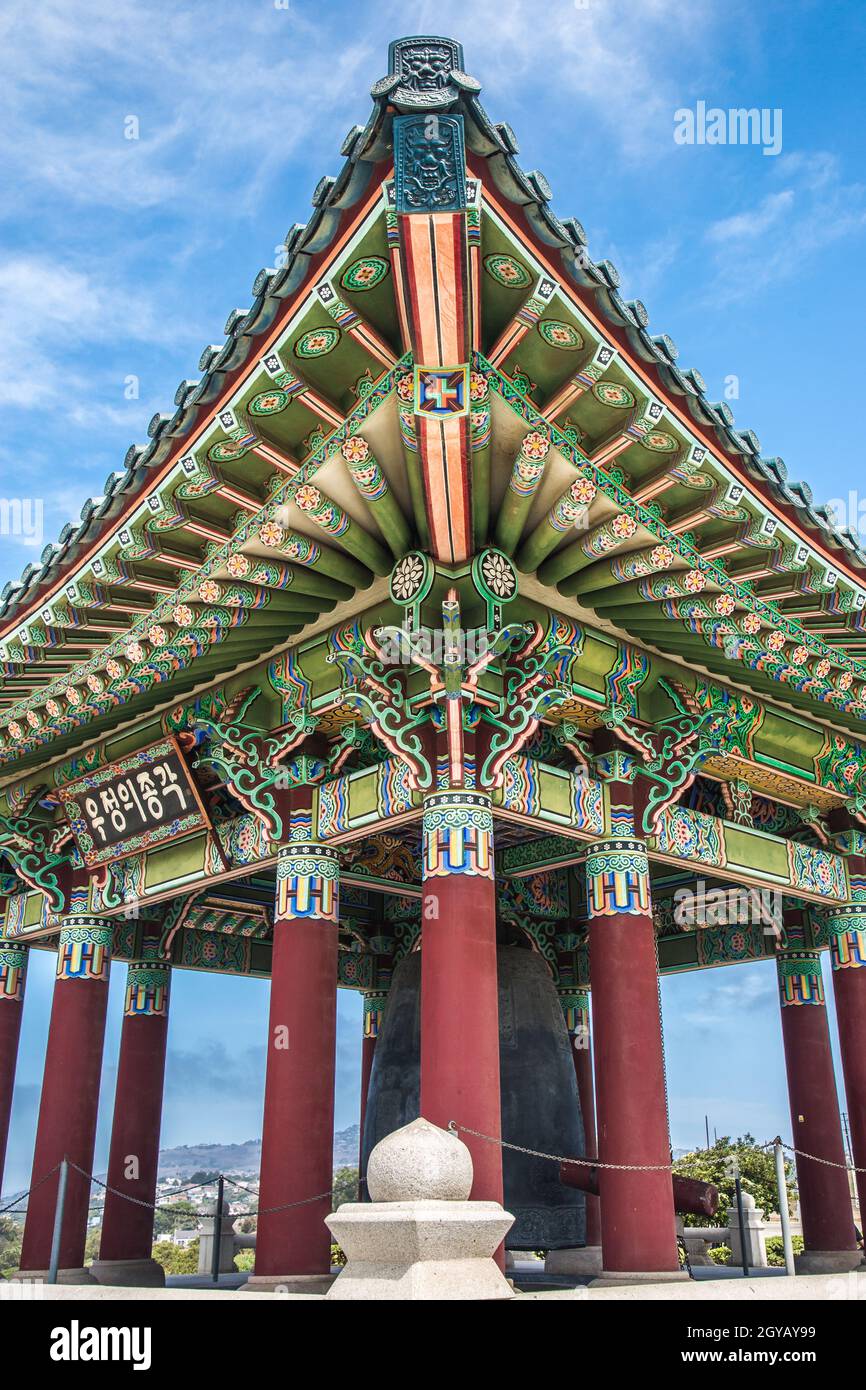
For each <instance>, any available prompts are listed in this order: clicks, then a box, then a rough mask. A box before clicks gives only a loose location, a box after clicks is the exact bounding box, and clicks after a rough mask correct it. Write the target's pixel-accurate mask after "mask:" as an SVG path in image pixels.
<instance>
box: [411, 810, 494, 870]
mask: <svg viewBox="0 0 866 1390" xmlns="http://www.w3.org/2000/svg"><path fill="white" fill-rule="evenodd" d="M422 840H423V844H422V859H423V873H424V878H425V880H429V879H431V878H446V877H448V876H449V875H451V874H465V875H467V876H469V877H480V878H493V876H494V872H493V868H494V865H493V812H492V809H491V805H490V797H489V796H488V795H487V793H486V792H475V791H471V792H470V791H463V790H462V789H460V788H454V787H452V788H449V789H447V790H444V791H438V792H432V793H431V794H430V795H429V796H426V797H425V798H424V817H423V821H422Z"/></svg>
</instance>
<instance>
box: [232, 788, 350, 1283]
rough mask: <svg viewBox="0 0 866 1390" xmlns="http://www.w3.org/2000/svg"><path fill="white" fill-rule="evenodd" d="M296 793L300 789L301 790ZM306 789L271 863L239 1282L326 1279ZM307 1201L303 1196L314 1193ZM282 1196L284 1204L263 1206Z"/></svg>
mask: <svg viewBox="0 0 866 1390" xmlns="http://www.w3.org/2000/svg"><path fill="white" fill-rule="evenodd" d="M301 794H302V795H301ZM311 817H312V811H311V798H310V789H309V788H308V787H303V788H300V789H299V793H298V794H297V795H296V796H295V797H294V799H293V807H292V814H291V830H290V839H289V842H288V843H286V844H284V845H283V846H282V848H281V849H280V852H279V858H278V861H277V899H276V910H275V914H274V953H273V964H272V967H271V1006H270V1021H269V1032H268V1061H267V1073H266V1078H265V1112H264V1123H263V1128H262V1166H261V1179H260V1182H259V1208H260V1210H262V1209H264V1210H262V1214H261V1215H260V1216H259V1221H258V1231H257V1236H256V1269H255V1274H254V1275H253V1276H252V1278H251V1279H250V1280H249V1282H248V1283H247V1285H246V1286H245V1287H246V1288H249V1289H256V1288H259V1289H261V1288H273V1287H276V1286H277V1285H284V1284H285V1285H287V1286H288V1287H290V1288H291V1287H292V1286H296V1287H299V1288H300V1289H307V1290H308V1289H310V1288H311V1287H313V1288H315V1287H317V1286H318V1285H322V1284H323V1280H327V1279H328V1277H329V1271H330V1267H331V1255H330V1252H331V1236H330V1232H329V1231H328V1228H327V1227H326V1225H325V1221H324V1218H325V1217H326V1216H327V1215H328V1214H329V1213H330V1210H331V1187H332V1179H333V1149H334V1069H335V1054H336V1037H337V922H338V916H339V906H338V904H339V866H338V860H337V852H336V850H334V849H331V848H329V847H327V846H325V845H322V844H319V843H317V842H316V841H315V839H314V838H313V832H312V818H311ZM320 1194H324V1195H322V1196H321V1199H320V1200H319V1201H315V1202H311V1201H310V1200H309V1199H310V1198H311V1197H319V1196H320ZM290 1203H304V1205H297V1206H292V1207H290V1208H289V1209H288V1210H283V1211H268V1210H267V1208H274V1207H285V1206H286V1205H287V1204H290Z"/></svg>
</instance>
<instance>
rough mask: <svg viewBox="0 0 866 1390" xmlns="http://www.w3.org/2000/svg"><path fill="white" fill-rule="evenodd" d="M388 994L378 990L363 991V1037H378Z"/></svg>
mask: <svg viewBox="0 0 866 1390" xmlns="http://www.w3.org/2000/svg"><path fill="white" fill-rule="evenodd" d="M387 1000H388V995H387V994H386V993H384V992H382V991H380V990H376V991H372V990H371V991H365V992H364V1037H365V1038H378V1036H379V1029H380V1028H381V1026H382V1014H383V1013H384V1011H385V1004H386V1003H387Z"/></svg>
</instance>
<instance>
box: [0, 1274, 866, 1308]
mask: <svg viewBox="0 0 866 1390" xmlns="http://www.w3.org/2000/svg"><path fill="white" fill-rule="evenodd" d="M731 1274H734V1275H735V1274H736V1271H726V1273H725V1276H724V1277H722V1278H721V1279H704V1278H702V1279H691V1280H689V1282H688V1283H687V1284H632V1285H630V1286H628V1287H625V1286H620V1287H616V1288H598V1287H596V1288H590V1287H588V1286H587V1285H581V1286H579V1287H577V1288H571V1289H552V1290H551V1289H545V1290H539V1291H537V1292H530V1291H528V1290H524V1291H522V1292H518V1294H517V1296H516V1297H515V1298H514V1299H512V1300H511V1302H512V1304H521V1303H535V1302H543V1301H549V1300H554V1301H563V1300H565V1301H569V1302H581V1303H585V1302H589V1303H608V1302H610V1301H611V1300H616V1301H621V1302H644V1301H650V1302H662V1303H667V1302H676V1303H689V1302H691V1303H729V1302H739V1301H746V1302H751V1303H776V1302H791V1301H793V1302H800V1301H811V1300H818V1301H821V1302H831V1301H832V1302H837V1303H841V1302H849V1303H852V1302H860V1303H866V1272H862V1273H861V1272H860V1271H851V1272H850V1273H848V1274H802V1275H796V1276H793V1277H791V1276H790V1275H786V1274H784V1273H781V1274H779V1275H778V1276H776V1277H773V1278H768V1277H767V1272H766V1271H762V1274H761V1276H757V1275H756V1276H754V1277H751V1278H748V1279H745V1278H743V1276H742V1275H740V1277H739V1278H736V1277H730V1276H731ZM228 1277H231V1276H228ZM7 1288H8V1291H9V1292H8V1294H7V1293H4V1292H3V1291H2V1285H0V1303H2V1302H5V1301H7V1300H8V1301H9V1302H13V1301H15V1299H16V1298H19V1299H20V1298H22V1297H28V1298H37V1299H39V1300H42V1299H45V1300H47V1301H49V1302H54V1303H105V1302H112V1301H115V1302H122V1303H128V1302H136V1301H139V1300H140V1301H142V1302H153V1301H155V1302H159V1303H165V1302H169V1303H171V1302H178V1303H187V1302H191V1301H193V1300H201V1301H205V1302H206V1301H207V1300H209V1299H216V1300H217V1301H219V1302H226V1301H227V1300H228V1301H234V1302H235V1304H239V1305H241V1306H243V1305H244V1304H246V1303H249V1302H250V1301H255V1300H258V1301H259V1302H263V1303H270V1304H271V1305H272V1306H273V1305H274V1304H275V1303H280V1302H283V1301H284V1300H285V1299H291V1300H293V1301H294V1300H303V1301H304V1302H307V1303H309V1302H311V1301H315V1302H318V1303H322V1302H325V1300H324V1298H323V1297H322V1295H321V1294H297V1293H296V1294H282V1295H280V1294H276V1295H275V1294H272V1293H245V1294H244V1296H243V1298H238V1296H237V1289H236V1288H224V1287H221V1288H216V1289H215V1288H214V1287H213V1286H211V1287H210V1288H196V1287H189V1286H188V1287H185V1288H177V1287H175V1288H166V1289H132V1288H118V1287H116V1286H114V1287H111V1286H108V1285H102V1284H74V1285H62V1286H61V1285H48V1284H46V1285H43V1286H42V1287H41V1288H39V1289H38V1290H33V1289H25V1288H24V1287H22V1286H21V1285H18V1286H17V1289H16V1285H14V1284H7Z"/></svg>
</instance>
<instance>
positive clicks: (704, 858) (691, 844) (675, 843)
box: [656, 806, 727, 868]
mask: <svg viewBox="0 0 866 1390" xmlns="http://www.w3.org/2000/svg"><path fill="white" fill-rule="evenodd" d="M656 848H657V849H658V852H659V854H675V855H677V856H680V857H682V858H683V859H691V860H697V862H698V863H700V864H712V865H714V866H715V867H716V868H723V867H724V865H725V864H726V863H727V858H726V854H725V830H724V825H723V823H722V822H721V821H719V820H717V819H716V818H715V816H705V815H703V814H702V813H701V812H700V811H688V810H686V808H685V807H684V806H670V807H668V808H667V809H666V810H664V811H662V813H661V815H660V817H659V820H658V832H657V834H656Z"/></svg>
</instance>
